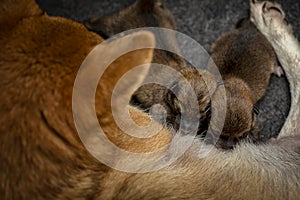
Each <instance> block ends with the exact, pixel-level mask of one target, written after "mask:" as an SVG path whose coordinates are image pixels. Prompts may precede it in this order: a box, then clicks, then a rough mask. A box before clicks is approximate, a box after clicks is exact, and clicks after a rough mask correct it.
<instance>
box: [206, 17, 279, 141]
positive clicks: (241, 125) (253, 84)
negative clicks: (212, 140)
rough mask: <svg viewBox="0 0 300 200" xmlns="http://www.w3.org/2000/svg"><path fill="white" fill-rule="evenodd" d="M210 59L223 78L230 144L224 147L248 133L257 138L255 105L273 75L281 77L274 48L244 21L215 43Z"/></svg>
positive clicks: (224, 133) (226, 132)
mask: <svg viewBox="0 0 300 200" xmlns="http://www.w3.org/2000/svg"><path fill="white" fill-rule="evenodd" d="M211 57H212V59H213V60H214V62H215V64H216V65H217V67H218V69H219V71H220V73H221V75H222V78H223V81H224V86H225V90H226V97H227V113H226V119H225V124H224V128H223V131H222V133H221V139H223V141H229V142H228V143H227V144H226V142H225V143H224V144H225V146H227V145H228V146H232V145H233V144H234V143H235V141H237V140H238V139H239V138H243V137H245V136H246V135H247V134H248V133H249V132H251V133H252V136H254V138H256V139H257V138H258V125H257V122H256V115H257V113H256V112H255V109H254V104H255V103H256V102H257V101H258V100H259V99H260V98H261V97H262V96H263V95H264V93H265V91H266V88H267V87H268V84H269V78H270V75H271V73H272V72H276V73H277V74H278V75H279V76H280V75H281V74H282V71H281V68H279V67H278V63H277V58H276V55H275V52H274V50H273V48H272V46H271V45H270V43H269V42H268V41H267V39H266V38H265V37H264V36H263V35H262V34H261V33H260V32H259V31H258V30H257V29H256V27H255V26H254V24H253V23H252V22H250V21H249V20H243V21H241V22H240V23H239V25H238V27H237V29H235V30H232V31H230V32H228V33H226V34H224V35H223V36H221V37H219V38H218V39H217V40H216V41H215V42H214V43H213V45H212V47H211ZM216 97H218V95H216ZM220 142H221V143H222V140H221V141H220Z"/></svg>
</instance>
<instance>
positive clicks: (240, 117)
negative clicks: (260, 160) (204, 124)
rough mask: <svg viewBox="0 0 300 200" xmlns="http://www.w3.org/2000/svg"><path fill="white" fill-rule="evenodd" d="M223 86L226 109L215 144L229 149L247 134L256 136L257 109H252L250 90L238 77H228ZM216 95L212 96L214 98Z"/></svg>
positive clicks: (247, 135)
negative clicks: (220, 131)
mask: <svg viewBox="0 0 300 200" xmlns="http://www.w3.org/2000/svg"><path fill="white" fill-rule="evenodd" d="M224 86H225V90H226V98H227V99H226V102H227V105H226V107H227V108H226V109H227V110H226V117H225V122H224V126H223V130H222V133H221V135H220V137H219V140H218V142H217V146H219V147H222V148H225V149H229V148H232V147H233V146H234V145H235V144H237V143H238V142H239V141H240V140H242V139H245V138H247V137H249V136H254V137H253V138H251V139H254V138H256V135H257V132H258V125H257V116H256V115H257V111H256V109H254V105H253V101H252V99H251V96H250V93H249V91H250V90H249V88H248V86H247V85H246V83H244V82H243V81H242V80H240V79H235V78H230V79H228V81H226V82H225V85H224ZM216 97H217V95H216ZM216 97H215V96H214V98H216ZM214 100H215V99H214ZM216 101H217V100H216ZM249 134H250V135H249Z"/></svg>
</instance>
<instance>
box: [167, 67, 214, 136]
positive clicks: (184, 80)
mask: <svg viewBox="0 0 300 200" xmlns="http://www.w3.org/2000/svg"><path fill="white" fill-rule="evenodd" d="M179 72H180V73H181V74H182V77H181V78H179V79H178V80H177V81H175V82H173V83H172V85H171V88H172V90H173V92H172V91H171V90H165V93H164V101H163V102H162V105H163V106H164V108H165V109H166V111H167V118H166V120H167V123H169V124H171V125H172V127H173V128H175V130H178V129H179V127H181V130H182V132H183V133H184V134H188V132H191V131H193V130H191V127H194V124H192V123H197V121H195V118H191V117H192V113H194V112H195V111H196V110H197V109H199V113H197V117H199V118H198V119H199V124H198V125H199V126H198V130H197V133H198V135H203V133H205V132H206V130H207V128H208V124H209V120H210V117H211V110H210V108H211V97H210V94H212V93H213V92H214V91H215V89H216V87H217V83H216V81H215V78H214V76H213V75H212V74H211V73H209V72H208V71H206V70H201V69H196V68H192V67H186V68H183V69H182V70H180V71H179ZM187 84H189V85H187ZM188 87H190V88H191V90H189V88H188ZM191 93H193V94H191ZM194 94H195V95H196V98H197V99H196V104H195V102H194V100H193V99H192V98H193V95H194ZM196 106H197V107H198V108H197V107H196ZM183 115H184V116H186V118H185V119H184V120H183V118H182V116H183ZM181 120H182V121H181Z"/></svg>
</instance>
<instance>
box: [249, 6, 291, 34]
mask: <svg viewBox="0 0 300 200" xmlns="http://www.w3.org/2000/svg"><path fill="white" fill-rule="evenodd" d="M250 9H251V18H250V19H251V21H252V22H253V23H254V24H255V25H256V27H257V28H258V29H259V30H260V31H261V32H263V33H264V34H266V35H267V36H272V37H274V39H275V38H276V39H278V37H283V35H284V34H286V33H292V28H291V26H290V25H289V23H288V21H287V20H286V18H285V13H284V11H283V10H282V8H281V6H280V5H279V4H277V3H271V2H269V1H257V0H250Z"/></svg>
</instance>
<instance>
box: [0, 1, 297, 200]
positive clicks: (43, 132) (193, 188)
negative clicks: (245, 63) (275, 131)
mask: <svg viewBox="0 0 300 200" xmlns="http://www.w3.org/2000/svg"><path fill="white" fill-rule="evenodd" d="M2 3H3V4H1V5H0V10H1V11H2V12H1V13H0V27H1V29H0V34H1V37H0V43H1V47H2V48H1V49H0V58H1V59H0V74H1V77H2V78H1V79H0V82H1V84H0V88H1V91H3V92H1V94H0V95H1V101H0V107H1V110H0V111H1V115H0V124H1V126H0V160H1V162H0V196H1V198H3V199H33V198H34V199H108V200H109V199H133V200H134V199H298V198H299V195H300V188H299V187H300V184H299V180H300V179H299V177H300V171H299V167H300V160H299V158H300V152H299V143H297V142H295V143H294V144H293V145H290V143H289V142H288V144H287V145H286V144H285V142H287V141H283V142H280V141H278V142H277V143H276V142H275V143H274V144H267V145H262V146H259V145H258V146H255V145H252V144H244V145H242V146H238V147H237V149H235V150H233V151H231V152H227V153H224V152H220V151H218V150H216V149H213V150H212V151H211V152H210V153H209V154H208V155H207V156H206V157H204V158H199V157H198V152H199V151H197V148H198V147H199V145H200V144H199V143H195V144H193V146H192V147H191V149H190V150H189V151H188V152H186V153H185V154H184V155H183V156H182V158H181V159H179V160H178V161H177V162H175V163H174V164H172V165H171V166H169V167H165V168H164V169H161V170H158V171H153V172H149V173H127V172H121V171H119V170H115V169H112V168H110V167H107V166H105V165H104V164H102V163H100V162H99V161H97V160H96V159H95V158H94V157H92V156H91V154H90V153H89V152H88V151H87V150H86V149H85V148H84V146H83V144H82V142H81V141H80V140H79V137H78V134H77V132H76V128H75V125H74V119H73V115H72V91H73V85H74V80H75V75H76V73H77V72H78V69H79V66H80V65H81V63H82V61H83V60H84V58H85V56H86V54H88V53H89V51H90V50H91V49H92V48H93V46H94V45H96V44H98V43H99V42H101V41H103V39H102V38H100V37H99V36H97V35H96V34H93V33H91V32H89V31H87V30H86V29H85V28H84V27H82V26H81V25H80V24H78V23H76V22H73V21H70V20H67V19H63V18H59V17H49V16H47V15H46V14H42V12H41V11H40V10H39V9H38V7H37V6H36V4H35V2H34V1H33V0H6V1H4V2H3V1H2ZM8 16H9V17H8ZM7 17H8V18H7ZM275 20H276V19H275ZM279 22H281V21H279ZM281 34H282V36H286V32H285V31H284V30H282V31H281ZM2 36H3V37H2ZM288 36H289V37H291V38H292V39H293V40H295V41H297V40H296V39H295V38H294V37H293V35H292V34H291V35H288ZM49 38H52V39H53V40H51V42H49ZM277 38H278V37H277ZM134 40H135V41H136V40H143V41H148V42H149V45H151V46H152V45H153V46H154V44H153V42H154V41H153V40H154V39H153V36H151V34H149V33H145V32H144V33H136V34H133V35H131V36H129V37H126V38H123V40H121V41H120V40H117V41H115V42H116V43H115V42H113V43H106V44H105V47H106V48H105V49H106V50H107V52H110V53H113V52H114V51H115V50H116V49H118V48H115V47H116V46H117V47H126V46H131V45H132V43H133V41H134ZM115 45H116V46H115ZM123 45H124V46H123ZM284 45H285V43H283V46H282V50H283V49H286V50H288V49H289V47H290V46H285V47H284ZM296 45H297V46H299V44H298V42H296ZM287 52H288V51H287ZM297 52H298V53H297V55H299V52H300V49H299V50H298V51H297ZM293 53H295V52H293ZM289 55H291V56H292V57H293V55H294V54H289ZM151 57H152V51H151V49H145V50H142V51H135V52H132V53H129V54H126V55H124V56H122V57H120V58H119V59H117V60H116V61H115V62H114V63H112V64H111V65H110V66H109V68H108V71H106V72H105V74H104V75H103V79H101V80H102V81H101V80H100V83H99V87H98V90H97V93H96V106H95V107H96V112H97V115H98V119H99V121H100V123H101V124H102V127H103V129H104V131H105V133H106V135H107V136H108V137H109V138H110V139H111V141H112V142H113V143H116V144H118V145H120V146H121V147H122V148H124V149H126V150H130V151H133V152H151V151H154V150H157V149H160V147H161V146H164V145H165V144H168V142H169V140H170V133H169V132H168V131H167V130H166V129H162V130H161V131H160V132H159V134H158V135H157V136H156V137H153V138H151V139H150V140H149V141H147V140H143V139H142V140H141V139H136V138H134V137H130V136H128V135H126V134H125V133H123V132H122V131H121V130H120V129H119V128H118V127H117V126H116V124H115V122H114V120H113V118H112V116H111V111H110V102H111V93H112V88H113V86H114V84H115V83H116V82H117V81H118V80H119V79H120V77H122V75H123V73H125V71H126V70H129V69H131V68H132V66H134V65H136V64H143V63H147V62H149V61H150V60H151ZM286 58H287V60H286V62H287V63H290V61H292V59H291V57H286ZM285 67H286V69H287V70H288V71H287V73H289V74H288V75H290V76H291V77H292V78H293V83H294V84H292V85H291V89H292V99H293V101H294V102H296V103H297V102H299V93H294V92H293V91H298V90H299V84H298V83H299V79H298V77H299V72H300V70H299V67H298V66H296V65H291V67H290V66H287V65H286V66H285ZM289 67H290V68H289ZM145 74H146V71H143V72H142V73H141V74H140V76H137V77H136V79H134V80H137V82H141V81H142V78H143V77H142V76H145ZM132 85H133V84H132V82H129V83H127V84H125V85H123V86H124V87H123V88H122V89H124V90H123V91H124V93H123V94H122V95H121V96H120V99H123V98H124V96H127V97H128V98H129V97H130V95H131V94H130V92H133V91H134V87H133V86H132ZM134 85H135V84H134ZM295 98H296V99H295ZM125 99H126V98H125ZM85 104H86V102H84V101H83V102H82V107H81V108H82V112H83V113H85V110H86V109H85ZM298 106H299V104H295V107H293V108H294V109H293V110H291V115H290V118H289V120H288V121H287V123H286V124H287V125H292V126H286V129H285V132H281V133H280V135H281V136H284V135H285V134H289V133H290V131H289V130H291V129H292V130H299V127H300V126H299V124H298V123H296V124H295V125H294V124H293V123H294V122H297V121H298V120H299V109H298ZM130 112H131V116H132V119H133V120H134V121H135V122H136V123H137V124H139V125H141V126H143V125H147V123H148V122H149V121H151V119H150V118H149V116H147V115H146V114H145V113H143V112H141V111H139V110H137V109H135V108H133V107H130ZM293 134H296V135H299V132H293ZM91 139H92V141H93V138H91ZM290 139H291V140H293V141H296V140H298V141H299V136H295V137H292V138H290ZM96 146H97V148H98V150H99V151H101V150H103V149H105V146H102V145H97V144H96ZM105 153H107V154H108V155H112V159H115V162H116V163H117V162H118V161H119V157H118V155H116V154H114V152H105ZM133 164H134V165H136V166H143V160H141V161H136V162H135V163H133Z"/></svg>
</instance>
